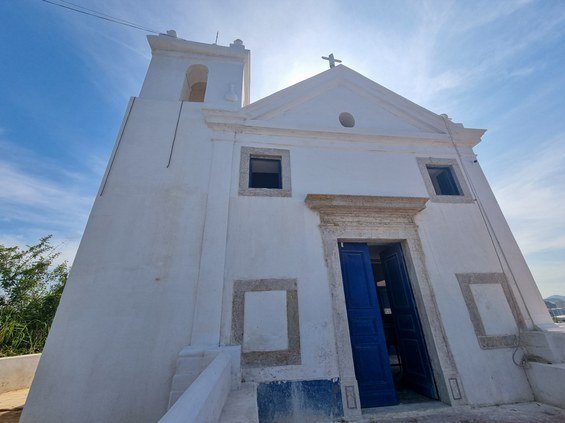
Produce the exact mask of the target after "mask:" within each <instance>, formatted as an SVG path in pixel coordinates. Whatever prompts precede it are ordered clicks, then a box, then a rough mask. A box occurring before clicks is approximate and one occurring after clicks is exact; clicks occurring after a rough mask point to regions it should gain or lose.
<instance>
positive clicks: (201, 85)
mask: <svg viewBox="0 0 565 423" xmlns="http://www.w3.org/2000/svg"><path fill="white" fill-rule="evenodd" d="M207 84H208V68H207V67H206V66H204V65H192V66H190V67H189V68H188V70H187V71H186V74H185V80H184V84H183V87H182V91H181V96H180V99H181V100H182V101H190V102H194V103H203V102H204V98H205V96H206V85H207Z"/></svg>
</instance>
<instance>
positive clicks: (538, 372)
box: [526, 363, 565, 407]
mask: <svg viewBox="0 0 565 423" xmlns="http://www.w3.org/2000/svg"><path fill="white" fill-rule="evenodd" d="M526 374H527V375H528V380H529V381H530V385H531V386H532V390H533V391H534V397H535V399H536V400H537V401H539V402H544V403H546V404H550V405H555V406H556V407H565V389H564V386H563V382H564V381H565V364H544V363H528V367H527V368H526Z"/></svg>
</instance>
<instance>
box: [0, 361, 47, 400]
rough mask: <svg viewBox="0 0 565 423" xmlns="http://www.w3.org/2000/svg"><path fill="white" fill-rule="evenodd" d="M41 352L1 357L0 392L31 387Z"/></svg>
mask: <svg viewBox="0 0 565 423" xmlns="http://www.w3.org/2000/svg"><path fill="white" fill-rule="evenodd" d="M40 357H41V354H29V355H18V356H15V357H2V358H0V394H2V393H4V392H9V391H15V390H17V389H24V388H29V387H30V385H31V381H32V380H33V376H34V375H35V370H36V369H37V364H38V363H39V358H40Z"/></svg>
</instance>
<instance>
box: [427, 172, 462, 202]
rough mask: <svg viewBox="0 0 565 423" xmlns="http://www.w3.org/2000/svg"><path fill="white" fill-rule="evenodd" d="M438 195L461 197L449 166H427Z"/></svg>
mask: <svg viewBox="0 0 565 423" xmlns="http://www.w3.org/2000/svg"><path fill="white" fill-rule="evenodd" d="M427 168H428V173H429V174H430V179H431V180H432V184H433V186H434V190H435V192H436V194H437V195H461V192H460V191H459V188H458V187H457V183H456V182H455V178H454V177H453V172H452V170H451V167H449V166H427Z"/></svg>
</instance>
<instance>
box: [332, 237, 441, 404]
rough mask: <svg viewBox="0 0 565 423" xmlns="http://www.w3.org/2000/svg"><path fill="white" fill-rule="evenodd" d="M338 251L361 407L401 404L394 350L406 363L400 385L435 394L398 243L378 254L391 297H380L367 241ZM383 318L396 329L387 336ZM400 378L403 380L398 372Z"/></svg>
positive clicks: (402, 363)
mask: <svg viewBox="0 0 565 423" xmlns="http://www.w3.org/2000/svg"><path fill="white" fill-rule="evenodd" d="M339 254H340V261H341V271H342V276H343V285H344V291H345V301H346V306H347V318H348V322H349V333H350V336H351V348H352V352H353V364H354V366H355V376H356V378H357V383H358V386H359V395H360V402H361V407H362V408H368V407H380V406H387V405H396V404H398V399H397V391H396V387H395V380H393V374H392V367H391V358H392V355H391V353H394V354H395V355H396V356H397V358H398V360H399V365H401V366H402V367H401V377H402V386H403V387H409V388H410V389H411V390H413V391H415V392H417V393H419V394H422V395H425V396H427V397H430V398H434V399H437V391H436V387H435V383H434V379H433V375H432V369H431V366H430V361H429V357H428V352H427V348H426V343H425V340H424V335H423V333H422V328H421V324H420V319H419V317H418V312H417V309H416V304H415V301H414V296H413V293H412V289H411V285H410V280H409V278H408V273H407V271H406V265H405V262H404V256H403V254H402V249H401V246H400V244H398V243H397V244H391V245H387V246H385V247H383V248H381V249H380V250H379V253H378V256H379V257H378V260H379V263H380V266H381V270H382V273H383V275H384V281H382V283H384V282H385V281H386V297H387V298H381V299H380V301H381V302H380V301H379V298H378V292H381V293H382V290H379V291H377V281H375V278H374V275H373V268H372V266H371V257H370V255H369V247H368V245H367V244H366V243H339ZM381 276H382V275H381ZM383 295H384V294H383ZM383 304H385V305H386V307H383ZM390 315H392V316H390ZM383 318H384V319H385V320H386V321H387V322H390V323H391V326H392V330H393V333H389V332H387V334H386V336H385V328H384V326H383ZM391 339H393V342H394V348H393V346H392V345H391V342H392V341H391ZM396 382H397V384H399V383H400V382H399V379H398V377H397V378H396Z"/></svg>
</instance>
